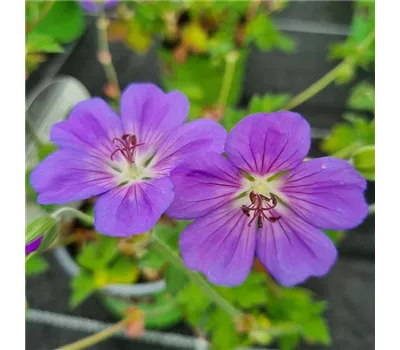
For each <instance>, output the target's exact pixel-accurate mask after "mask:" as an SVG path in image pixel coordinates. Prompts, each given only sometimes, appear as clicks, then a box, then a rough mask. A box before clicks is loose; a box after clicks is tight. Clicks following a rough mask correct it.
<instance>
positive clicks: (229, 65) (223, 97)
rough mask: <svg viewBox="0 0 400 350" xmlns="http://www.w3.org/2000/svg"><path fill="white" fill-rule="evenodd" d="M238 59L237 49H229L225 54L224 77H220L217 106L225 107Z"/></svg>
mask: <svg viewBox="0 0 400 350" xmlns="http://www.w3.org/2000/svg"><path fill="white" fill-rule="evenodd" d="M238 59H239V53H238V52H237V51H231V52H229V53H228V54H227V55H226V56H225V72H224V77H223V78H222V85H221V91H220V94H219V98H218V102H217V106H218V107H226V104H227V102H228V98H229V93H230V91H231V87H232V82H233V76H234V74H235V66H236V62H237V60H238Z"/></svg>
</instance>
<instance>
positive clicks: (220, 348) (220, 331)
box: [206, 308, 239, 350]
mask: <svg viewBox="0 0 400 350" xmlns="http://www.w3.org/2000/svg"><path fill="white" fill-rule="evenodd" d="M206 330H207V331H208V332H210V333H211V343H212V347H213V349H215V350H228V349H234V348H235V347H236V345H238V344H239V336H238V334H237V332H236V328H235V325H234V323H233V321H232V318H231V316H229V315H228V314H227V313H226V312H225V311H223V310H221V309H220V308H217V309H215V310H214V311H213V312H212V313H211V315H210V317H209V318H208V319H207V323H206Z"/></svg>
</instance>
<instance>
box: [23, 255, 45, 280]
mask: <svg viewBox="0 0 400 350" xmlns="http://www.w3.org/2000/svg"><path fill="white" fill-rule="evenodd" d="M48 267H49V265H48V263H47V261H46V259H44V258H42V257H41V256H39V255H36V254H35V255H32V257H31V258H30V259H28V260H27V261H25V274H26V275H27V276H31V275H37V274H39V273H42V272H44V271H46V270H47V268H48Z"/></svg>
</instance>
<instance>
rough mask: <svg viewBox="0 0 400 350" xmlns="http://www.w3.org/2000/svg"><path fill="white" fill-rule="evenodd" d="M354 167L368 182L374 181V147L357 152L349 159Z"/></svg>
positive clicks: (367, 147) (363, 148)
mask: <svg viewBox="0 0 400 350" xmlns="http://www.w3.org/2000/svg"><path fill="white" fill-rule="evenodd" d="M351 161H352V164H353V165H354V167H355V168H356V169H357V170H358V171H359V172H360V173H361V174H362V175H363V176H364V177H365V178H366V179H367V180H370V181H375V145H370V146H365V147H362V148H360V149H359V150H357V151H356V152H355V153H354V154H353V157H352V159H351Z"/></svg>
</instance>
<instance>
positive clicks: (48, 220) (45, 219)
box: [25, 216, 57, 244]
mask: <svg viewBox="0 0 400 350" xmlns="http://www.w3.org/2000/svg"><path fill="white" fill-rule="evenodd" d="M56 225H57V221H56V220H55V219H53V218H52V217H51V216H41V217H38V218H37V219H35V220H33V221H32V222H30V223H29V224H28V225H27V226H26V227H25V244H28V243H30V242H32V241H33V240H34V239H35V238H37V237H38V236H40V235H43V234H45V233H46V232H48V231H49V230H50V229H51V228H53V227H54V226H56Z"/></svg>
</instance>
